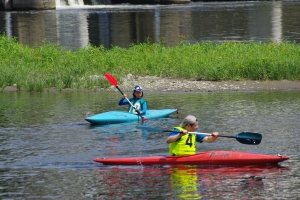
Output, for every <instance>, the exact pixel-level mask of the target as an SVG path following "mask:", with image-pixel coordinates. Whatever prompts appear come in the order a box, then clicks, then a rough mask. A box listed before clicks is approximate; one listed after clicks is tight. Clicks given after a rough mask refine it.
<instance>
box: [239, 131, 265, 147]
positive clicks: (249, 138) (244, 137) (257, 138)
mask: <svg viewBox="0 0 300 200" xmlns="http://www.w3.org/2000/svg"><path fill="white" fill-rule="evenodd" d="M235 139H236V140H237V141H239V142H240V143H242V144H250V145H258V144H260V142H261V139H262V135H261V134H259V133H251V132H242V133H239V134H237V135H236V136H235Z"/></svg>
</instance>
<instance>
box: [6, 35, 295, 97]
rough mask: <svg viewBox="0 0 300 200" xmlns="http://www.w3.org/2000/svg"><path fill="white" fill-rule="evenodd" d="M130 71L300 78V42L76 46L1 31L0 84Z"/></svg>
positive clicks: (74, 81)
mask: <svg viewBox="0 0 300 200" xmlns="http://www.w3.org/2000/svg"><path fill="white" fill-rule="evenodd" d="M104 73H111V74H113V75H114V76H115V77H116V78H117V79H118V80H121V77H125V76H126V75H127V74H129V73H130V74H133V75H135V76H144V75H150V76H160V77H174V78H184V79H194V80H209V81H225V80H226V81H228V80H231V81H237V80H283V79H286V80H300V45H297V44H295V43H291V42H282V43H274V42H269V43H261V42H249V43H241V42H224V43H221V44H213V43H212V42H205V43H195V44H189V43H187V42H185V41H182V42H181V43H179V44H178V45H177V46H174V47H166V46H165V45H163V44H156V43H151V42H145V43H142V44H137V45H135V44H133V45H131V46H130V47H129V48H120V47H112V48H111V49H105V48H104V47H103V46H100V47H94V46H91V45H89V46H88V47H86V48H82V49H78V50H76V51H71V50H64V49H63V48H62V47H61V46H59V45H54V44H48V43H46V44H44V45H43V46H37V47H29V46H24V45H22V44H20V43H18V42H17V40H16V39H15V38H8V37H6V36H5V35H0V90H2V91H3V90H4V89H5V88H6V87H7V86H12V85H15V86H16V87H17V90H26V91H38V92H39V91H43V90H45V89H49V88H58V89H60V90H62V89H64V88H74V89H81V88H83V89H95V88H107V87H109V86H111V84H110V83H109V82H108V81H107V80H106V79H105V78H104V77H103V74H104Z"/></svg>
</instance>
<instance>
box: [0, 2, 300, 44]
mask: <svg viewBox="0 0 300 200" xmlns="http://www.w3.org/2000/svg"><path fill="white" fill-rule="evenodd" d="M57 1H58V0H57ZM64 1H65V0H61V2H62V3H61V4H60V5H61V6H58V7H57V10H47V11H24V12H16V11H14V12H0V33H3V32H5V33H6V35H8V36H11V37H13V36H15V37H17V38H18V40H19V41H20V42H21V43H22V44H28V45H32V46H33V45H35V44H41V43H42V42H43V41H47V42H51V43H57V44H60V45H62V46H63V47H64V48H66V49H77V48H82V47H85V46H87V44H88V42H90V43H91V44H93V45H95V46H99V45H103V46H105V47H107V48H110V47H111V46H112V45H113V46H120V47H128V46H129V45H130V44H131V43H133V42H136V43H140V42H144V41H145V39H146V38H150V39H151V40H152V41H154V42H160V41H162V42H164V43H165V44H167V45H169V46H172V45H176V44H178V42H179V41H180V40H182V39H184V40H187V41H189V42H195V41H197V42H202V41H207V40H209V41H212V42H214V43H217V42H224V41H263V42H268V41H275V42H280V41H286V40H287V41H295V42H297V43H300V20H299V19H300V2H299V1H236V2H234V1H233V2H193V3H190V4H185V5H130V4H119V5H95V6H82V5H77V6H76V5H74V6H72V7H71V6H63V5H65V4H63V2H64ZM75 2H76V1H75Z"/></svg>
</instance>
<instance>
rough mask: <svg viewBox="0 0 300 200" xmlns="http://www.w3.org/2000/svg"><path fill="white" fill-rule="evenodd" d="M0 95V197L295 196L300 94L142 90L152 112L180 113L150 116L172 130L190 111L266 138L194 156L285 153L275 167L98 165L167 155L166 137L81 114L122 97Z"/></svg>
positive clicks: (218, 125)
mask: <svg viewBox="0 0 300 200" xmlns="http://www.w3.org/2000/svg"><path fill="white" fill-rule="evenodd" d="M0 95H1V98H0V127H1V128H0V161H1V162H0V198H1V199H189V198H193V199H199V198H201V197H202V198H203V199H297V198H298V197H299V196H300V189H299V188H300V175H299V174H300V171H299V169H300V162H299V161H300V149H299V143H300V138H299V134H300V132H299V130H300V123H299V121H300V92H299V90H281V91H247V92H237V91H235V92H212V93H208V92H195V93H186V92H182V93H175V92H169V93H163V92H147V91H146V92H145V97H146V99H147V101H148V104H149V109H163V108H177V109H178V111H179V113H178V114H173V115H171V116H170V118H165V119H157V120H149V121H148V125H149V126H151V127H162V128H166V129H171V128H172V127H173V126H175V125H177V124H179V123H180V122H181V120H182V119H183V118H184V117H185V116H186V115H187V114H193V115H195V116H197V117H198V118H199V121H200V122H199V127H200V128H199V129H200V131H202V132H212V131H218V132H220V133H222V134H224V135H236V134H238V133H240V132H243V131H250V132H258V133H261V134H262V135H263V139H262V142H261V144H259V145H245V144H241V143H239V142H238V141H236V140H235V139H228V138H219V139H218V140H217V141H216V142H215V143H210V144H208V143H203V144H198V145H197V150H198V151H209V150H235V151H247V152H255V153H265V154H271V155H276V154H283V155H289V156H291V158H290V159H289V160H287V161H285V162H283V163H280V165H279V166H274V167H271V166H266V167H259V166H247V167H215V168H212V167H208V168H207V167H203V166H173V167H171V166H153V167H145V166H135V167H131V166H123V167H122V166H104V165H102V164H100V163H95V162H93V158H95V157H128V156H146V155H167V154H168V145H167V144H166V143H165V139H166V137H167V135H168V134H167V133H152V132H142V131H141V130H139V129H136V128H135V126H136V125H139V122H133V123H128V124H115V125H104V126H91V125H90V124H89V123H88V122H86V121H85V120H84V117H85V116H86V114H87V113H88V115H92V114H96V113H100V112H105V111H109V110H125V108H124V107H119V106H117V102H118V100H119V98H120V93H119V92H117V91H110V92H87V91H85V92H82V91H73V92H47V91H45V92H43V93H28V92H24V93H17V92H4V93H1V94H0Z"/></svg>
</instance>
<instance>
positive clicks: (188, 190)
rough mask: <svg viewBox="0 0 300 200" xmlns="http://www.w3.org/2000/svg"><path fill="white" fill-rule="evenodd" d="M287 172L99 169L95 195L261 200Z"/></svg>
mask: <svg viewBox="0 0 300 200" xmlns="http://www.w3.org/2000/svg"><path fill="white" fill-rule="evenodd" d="M288 171H289V169H288V168H285V167H279V166H272V167H267V166H266V167H254V166H245V167H238V168H236V167H199V166H189V165H176V166H168V167H159V166H158V167H143V166H141V167H100V168H98V170H97V172H96V180H97V185H96V186H95V187H96V188H95V189H94V192H95V194H94V195H95V196H98V197H103V198H105V197H107V196H111V195H113V196H112V197H113V198H114V197H116V198H125V197H126V194H129V193H130V194H131V195H133V196H135V197H136V198H149V197H151V198H158V197H162V196H164V198H171V199H203V198H204V199H206V198H209V199H230V198H232V197H233V196H234V197H235V198H238V197H241V198H242V197H243V196H253V197H254V196H255V197H259V196H261V197H263V196H264V195H266V194H267V193H269V190H273V189H274V188H273V187H274V186H275V185H274V181H276V180H277V179H278V178H279V177H280V176H281V175H282V174H286V173H288ZM270 184H271V185H270ZM126 185H130V186H131V187H130V188H128V187H127V186H126ZM169 187H170V189H171V190H168V188H169ZM272 188H273V189H272ZM139 191H143V192H145V193H144V194H143V193H142V192H139ZM114 195H115V196H114Z"/></svg>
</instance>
